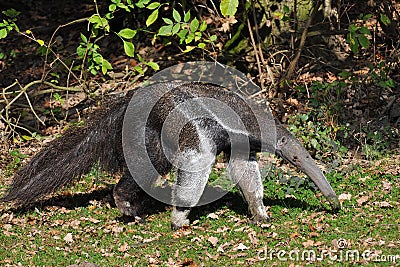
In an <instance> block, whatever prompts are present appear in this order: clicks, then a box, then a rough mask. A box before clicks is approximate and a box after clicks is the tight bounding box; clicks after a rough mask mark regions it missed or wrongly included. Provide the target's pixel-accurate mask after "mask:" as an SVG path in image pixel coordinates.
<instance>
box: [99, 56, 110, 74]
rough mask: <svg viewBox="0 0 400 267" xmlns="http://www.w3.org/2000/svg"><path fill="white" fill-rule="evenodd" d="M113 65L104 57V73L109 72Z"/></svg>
mask: <svg viewBox="0 0 400 267" xmlns="http://www.w3.org/2000/svg"><path fill="white" fill-rule="evenodd" d="M111 69H112V66H111V64H110V62H108V61H107V60H106V59H103V62H102V64H101V72H102V73H103V75H104V74H106V73H107V71H108V70H111Z"/></svg>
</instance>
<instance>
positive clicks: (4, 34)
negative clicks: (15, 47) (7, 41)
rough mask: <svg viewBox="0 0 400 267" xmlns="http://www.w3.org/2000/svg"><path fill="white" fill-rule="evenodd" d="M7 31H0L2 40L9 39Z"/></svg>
mask: <svg viewBox="0 0 400 267" xmlns="http://www.w3.org/2000/svg"><path fill="white" fill-rule="evenodd" d="M7 34H8V33H7V29H1V30H0V39H3V38H6V37H7Z"/></svg>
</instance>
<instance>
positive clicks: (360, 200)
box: [357, 196, 369, 206]
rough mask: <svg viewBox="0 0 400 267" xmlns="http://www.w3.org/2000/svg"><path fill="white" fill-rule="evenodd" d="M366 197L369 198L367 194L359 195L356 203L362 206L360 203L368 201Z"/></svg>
mask: <svg viewBox="0 0 400 267" xmlns="http://www.w3.org/2000/svg"><path fill="white" fill-rule="evenodd" d="M368 198H369V197H368V196H362V197H360V198H359V199H357V205H358V206H362V204H364V203H365V202H367V201H368Z"/></svg>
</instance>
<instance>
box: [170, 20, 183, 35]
mask: <svg viewBox="0 0 400 267" xmlns="http://www.w3.org/2000/svg"><path fill="white" fill-rule="evenodd" d="M180 29H181V25H180V24H179V23H177V24H175V25H174V27H173V28H172V34H173V35H174V34H177V33H178V32H179V30H180Z"/></svg>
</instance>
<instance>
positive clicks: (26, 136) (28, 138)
mask: <svg viewBox="0 0 400 267" xmlns="http://www.w3.org/2000/svg"><path fill="white" fill-rule="evenodd" d="M21 138H22V139H24V140H25V141H30V140H32V139H33V137H32V136H29V135H23V136H21Z"/></svg>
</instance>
